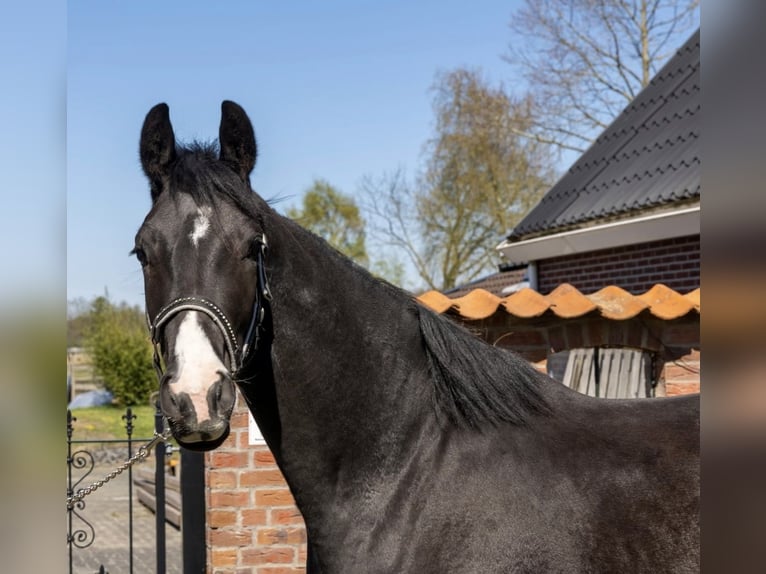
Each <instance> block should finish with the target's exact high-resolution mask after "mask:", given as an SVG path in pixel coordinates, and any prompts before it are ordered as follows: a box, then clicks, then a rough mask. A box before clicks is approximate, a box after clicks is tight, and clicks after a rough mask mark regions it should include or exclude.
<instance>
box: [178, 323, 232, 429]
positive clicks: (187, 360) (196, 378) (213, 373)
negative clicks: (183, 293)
mask: <svg viewBox="0 0 766 574" xmlns="http://www.w3.org/2000/svg"><path fill="white" fill-rule="evenodd" d="M198 317H199V313H198V312H196V311H189V312H187V313H186V317H184V319H183V321H182V322H181V325H180V326H179V328H178V336H177V337H176V344H175V349H174V350H175V355H176V365H177V368H178V375H177V376H176V378H175V381H177V382H174V384H173V386H174V387H175V388H174V389H173V391H174V392H175V393H188V395H189V398H190V399H191V401H192V404H193V405H194V410H195V411H196V413H197V421H198V422H202V421H204V420H206V419H209V418H210V414H209V412H208V404H207V391H208V389H209V388H210V386H211V385H213V383H215V382H217V381H218V380H219V379H220V378H221V375H220V373H221V372H227V369H226V367H225V366H224V364H223V363H222V362H221V360H220V359H219V358H218V355H217V354H216V352H215V351H214V350H213V345H212V344H211V343H210V339H208V338H207V335H205V332H204V331H203V330H202V326H201V325H200V323H199V318H198Z"/></svg>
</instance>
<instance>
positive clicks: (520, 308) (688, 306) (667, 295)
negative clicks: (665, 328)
mask: <svg viewBox="0 0 766 574" xmlns="http://www.w3.org/2000/svg"><path fill="white" fill-rule="evenodd" d="M417 300H418V301H419V302H420V303H422V304H424V305H426V306H427V307H430V308H431V309H433V310H434V311H436V312H437V313H445V312H447V311H449V310H453V311H455V312H457V314H458V315H460V316H461V317H463V318H464V319H468V320H478V319H486V318H487V317H491V316H492V315H494V314H495V313H496V312H497V311H498V309H504V310H505V312H506V313H508V314H509V315H512V316H514V317H519V318H521V319H528V318H532V317H539V316H540V315H543V314H544V313H546V312H547V311H551V312H552V313H554V314H555V315H556V316H558V317H561V318H562V319H573V318H575V317H581V316H583V315H586V314H588V313H591V312H593V311H598V312H599V313H600V314H601V315H602V316H603V317H605V318H607V319H613V320H624V319H630V318H632V317H635V316H636V315H638V314H639V313H641V312H643V311H647V310H648V311H649V312H650V313H651V314H652V315H654V316H655V317H658V318H660V319H665V320H669V319H677V318H679V317H683V316H684V315H686V314H687V313H690V312H691V311H696V312H697V313H699V312H700V290H699V288H698V289H695V290H694V291H692V292H691V293H687V294H686V295H681V294H680V293H678V292H676V291H674V290H673V289H670V288H669V287H666V286H665V285H662V284H661V283H658V284H656V285H655V286H654V287H652V288H651V289H649V290H648V291H647V292H646V293H643V294H641V295H631V294H630V293H628V292H627V291H625V290H623V289H620V288H619V287H617V286H616V285H608V286H607V287H604V288H603V289H601V290H600V291H597V292H596V293H591V294H590V295H583V294H582V293H581V292H580V291H578V290H577V289H576V288H574V287H573V286H572V285H569V284H568V283H562V284H561V285H559V286H558V287H556V289H554V290H553V291H551V292H550V293H549V294H548V295H541V294H540V293H538V292H537V291H534V290H532V289H521V290H520V291H518V292H516V293H513V294H511V295H508V296H507V297H502V298H501V297H498V296H496V295H493V294H492V293H490V292H489V291H485V290H484V289H474V290H473V291H470V292H469V293H467V294H465V295H463V296H462V297H457V298H455V299H450V298H449V297H447V296H446V295H444V294H442V293H440V292H438V291H428V292H427V293H423V294H422V295H420V296H419V297H418V298H417Z"/></svg>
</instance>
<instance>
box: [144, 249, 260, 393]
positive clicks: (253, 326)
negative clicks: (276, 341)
mask: <svg viewBox="0 0 766 574" xmlns="http://www.w3.org/2000/svg"><path fill="white" fill-rule="evenodd" d="M255 241H256V242H257V243H258V251H257V253H256V267H257V284H256V286H255V301H254V302H253V313H252V316H251V317H250V324H249V326H248V329H247V334H246V335H245V339H244V341H243V342H242V348H241V349H240V347H239V345H238V344H237V334H236V333H235V332H234V328H233V327H232V325H231V321H229V319H228V318H227V317H226V314H225V313H224V312H223V311H222V310H221V308H220V307H218V305H216V304H215V303H213V302H212V301H210V300H209V299H206V298H204V297H178V298H177V299H173V300H172V301H171V302H170V303H168V304H167V305H165V306H164V307H163V308H162V309H160V310H159V312H158V313H157V315H156V316H155V318H154V321H149V330H150V332H151V337H152V345H153V346H154V368H155V369H156V371H157V374H158V376H159V378H160V379H162V375H163V372H162V363H161V361H160V335H161V334H162V328H163V327H164V326H165V324H166V323H167V322H168V321H170V319H172V318H173V317H174V316H175V315H177V314H178V313H180V312H181V311H199V312H200V313H204V314H205V315H207V316H208V317H210V318H211V319H212V320H213V323H215V325H216V326H217V327H218V328H219V329H220V330H221V333H222V334H223V339H224V342H225V344H226V350H227V351H228V353H229V360H230V361H231V363H230V367H231V368H230V372H231V375H232V376H234V375H236V373H237V372H238V371H239V370H240V369H241V368H242V367H243V366H244V365H245V362H246V361H247V358H248V356H249V355H250V353H251V352H252V350H253V349H256V350H257V349H258V343H259V341H260V340H261V338H262V335H263V328H264V327H263V322H264V319H265V317H266V306H267V304H268V303H267V302H269V301H271V290H270V289H269V283H268V279H267V278H266V270H265V266H264V263H265V259H266V249H267V248H268V243H267V242H266V235H264V234H260V235H258V236H256V239H255ZM148 318H149V317H148V315H147V320H148Z"/></svg>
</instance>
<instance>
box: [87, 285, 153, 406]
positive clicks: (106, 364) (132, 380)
mask: <svg viewBox="0 0 766 574" xmlns="http://www.w3.org/2000/svg"><path fill="white" fill-rule="evenodd" d="M88 314H89V321H88V323H89V324H88V327H87V329H86V336H85V342H86V347H87V348H88V350H89V351H90V353H91V357H92V360H93V365H94V367H95V368H96V371H97V372H98V374H99V375H100V376H101V378H102V379H103V381H104V387H105V388H106V389H107V390H108V391H110V392H111V393H112V394H113V395H114V398H115V399H116V401H117V402H118V403H119V404H121V405H124V406H132V405H138V404H147V402H148V401H149V396H150V395H151V393H152V392H153V391H155V390H156V388H157V375H156V374H155V372H154V367H153V366H152V346H151V342H150V340H149V333H148V330H147V328H146V323H145V320H144V315H143V312H142V311H141V310H140V309H139V308H138V307H130V306H128V305H126V304H124V303H123V304H121V305H114V304H112V303H111V302H110V301H109V300H108V299H107V298H106V297H97V298H96V299H94V300H93V303H92V304H91V308H90V311H89V312H88Z"/></svg>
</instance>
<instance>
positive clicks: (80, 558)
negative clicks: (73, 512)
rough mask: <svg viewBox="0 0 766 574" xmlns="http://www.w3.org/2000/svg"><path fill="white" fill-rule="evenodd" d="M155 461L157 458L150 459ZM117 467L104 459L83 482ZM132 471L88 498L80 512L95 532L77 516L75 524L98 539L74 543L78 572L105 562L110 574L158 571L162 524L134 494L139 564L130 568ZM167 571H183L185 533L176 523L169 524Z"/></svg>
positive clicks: (90, 573) (91, 573)
mask: <svg viewBox="0 0 766 574" xmlns="http://www.w3.org/2000/svg"><path fill="white" fill-rule="evenodd" d="M142 464H151V465H153V464H154V461H153V459H150V462H149V463H142ZM113 468H114V465H112V464H99V465H97V466H96V467H95V468H94V469H93V472H92V473H91V474H90V476H88V477H87V478H86V479H85V480H84V481H83V484H80V485H79V486H80V487H83V486H85V485H86V484H89V483H90V482H91V479H100V478H103V477H104V475H106V474H107V473H108V472H109V471H111V470H112V469H113ZM128 485H129V482H128V473H127V472H124V473H123V474H121V475H119V476H117V477H116V478H115V479H114V480H112V481H110V482H109V483H108V484H106V485H104V486H103V487H101V488H100V489H99V490H97V491H96V492H94V493H93V494H90V495H89V496H88V497H87V498H85V508H83V509H82V510H78V511H77V512H78V513H79V514H80V515H81V516H82V517H83V518H84V519H85V520H86V521H88V522H89V523H90V524H91V525H92V526H93V534H92V536H90V534H89V529H88V528H87V526H86V525H85V524H84V523H83V521H82V520H80V519H79V518H78V517H77V516H73V517H72V530H73V531H74V532H75V533H76V532H77V531H78V530H81V531H83V532H86V533H88V534H86V536H87V538H86V542H85V543H84V544H86V543H87V540H90V539H91V538H92V539H93V543H92V544H91V545H90V546H88V547H87V548H76V547H75V546H74V545H73V547H72V572H73V573H74V574H96V573H98V571H99V568H100V567H101V565H103V566H104V570H105V572H108V573H109V574H129V573H130V572H133V573H135V574H146V573H152V572H155V573H156V572H157V555H156V552H155V548H156V528H155V518H154V513H153V512H152V511H151V510H149V509H147V508H146V507H145V506H144V505H143V504H141V503H140V502H138V499H137V497H136V496H135V492H134V496H133V569H132V570H131V568H130V551H129V540H130V537H129V522H130V520H129V517H130V512H129V496H128V492H129V491H128ZM165 537H166V538H165V547H166V573H167V574H181V573H182V564H181V561H182V559H181V556H182V555H181V533H180V531H179V530H178V529H176V528H175V527H174V526H173V525H172V524H169V523H166V525H165Z"/></svg>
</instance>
